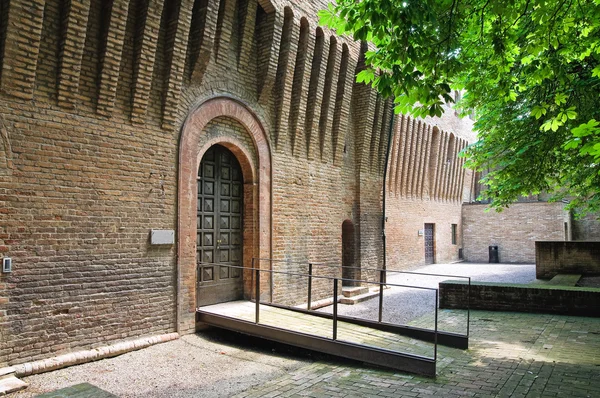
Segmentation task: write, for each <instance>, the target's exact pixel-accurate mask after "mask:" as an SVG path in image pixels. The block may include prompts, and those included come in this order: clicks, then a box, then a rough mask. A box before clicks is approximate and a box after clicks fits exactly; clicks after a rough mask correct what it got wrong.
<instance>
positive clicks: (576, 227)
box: [572, 214, 600, 241]
mask: <svg viewBox="0 0 600 398" xmlns="http://www.w3.org/2000/svg"><path fill="white" fill-rule="evenodd" d="M572 225H573V236H572V239H573V240H595V241H598V240H600V220H599V219H598V214H588V215H586V216H585V217H583V218H580V219H574V220H573V221H572Z"/></svg>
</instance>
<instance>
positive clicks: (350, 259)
mask: <svg viewBox="0 0 600 398" xmlns="http://www.w3.org/2000/svg"><path fill="white" fill-rule="evenodd" d="M355 259H356V256H355V240H354V224H353V223H352V221H350V220H345V221H344V222H343V223H342V278H343V279H344V280H343V281H342V286H359V283H358V282H352V281H348V280H347V279H359V277H358V275H359V272H358V270H357V269H356V268H355V267H356V261H355Z"/></svg>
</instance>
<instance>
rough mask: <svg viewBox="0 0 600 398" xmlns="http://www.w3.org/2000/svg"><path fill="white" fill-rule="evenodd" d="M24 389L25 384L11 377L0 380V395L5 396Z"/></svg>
mask: <svg viewBox="0 0 600 398" xmlns="http://www.w3.org/2000/svg"><path fill="white" fill-rule="evenodd" d="M24 388H27V383H25V382H24V381H22V380H19V379H17V378H16V377H15V376H13V375H11V376H7V377H5V378H3V379H0V395H7V394H10V393H13V392H15V391H20V390H22V389H24Z"/></svg>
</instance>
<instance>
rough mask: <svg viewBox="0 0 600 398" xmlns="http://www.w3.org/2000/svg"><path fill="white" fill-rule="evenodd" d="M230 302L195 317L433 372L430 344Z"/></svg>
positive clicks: (433, 352) (396, 366) (285, 340)
mask: <svg viewBox="0 0 600 398" xmlns="http://www.w3.org/2000/svg"><path fill="white" fill-rule="evenodd" d="M255 311H256V304H255V303H253V302H250V301H233V302H228V303H221V304H215V305H210V306H205V307H200V308H198V311H197V312H198V321H199V322H203V323H207V324H210V325H213V326H217V327H222V328H226V329H230V330H235V331H238V332H241V333H246V334H250V335H254V336H257V337H263V338H267V339H270V340H274V341H279V342H282V343H286V344H291V345H296V346H299V347H302V348H307V349H313V350H317V351H321V352H325V353H329V354H332V355H338V356H341V357H345V358H350V359H355V360H359V361H363V362H367V363H372V364H375V365H379V366H385V367H390V368H393V369H397V370H403V371H407V372H413V373H419V374H425V375H429V376H435V359H436V350H435V345H434V344H432V343H427V342H423V341H420V340H416V339H412V338H409V337H406V336H402V335H398V334H395V333H390V332H386V331H382V330H377V329H373V328H369V327H365V326H359V325H356V324H353V323H349V322H344V321H339V320H338V321H337V334H336V335H334V322H333V320H332V319H327V318H322V317H318V316H313V315H310V314H305V313H300V312H295V311H291V310H286V309H283V308H276V307H271V306H269V305H262V304H261V305H260V307H259V322H258V323H256V312H255Z"/></svg>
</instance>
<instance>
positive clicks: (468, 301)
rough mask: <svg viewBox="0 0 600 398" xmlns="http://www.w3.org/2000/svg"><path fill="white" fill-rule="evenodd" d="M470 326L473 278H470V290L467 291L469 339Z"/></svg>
mask: <svg viewBox="0 0 600 398" xmlns="http://www.w3.org/2000/svg"><path fill="white" fill-rule="evenodd" d="M470 325H471V277H469V289H468V291H467V338H469V327H470Z"/></svg>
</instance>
